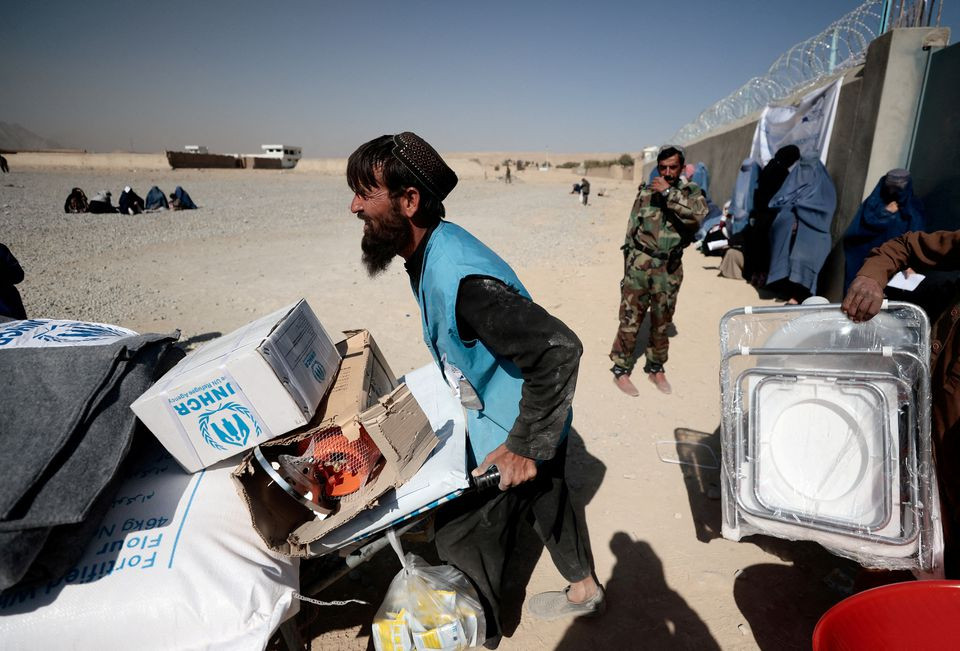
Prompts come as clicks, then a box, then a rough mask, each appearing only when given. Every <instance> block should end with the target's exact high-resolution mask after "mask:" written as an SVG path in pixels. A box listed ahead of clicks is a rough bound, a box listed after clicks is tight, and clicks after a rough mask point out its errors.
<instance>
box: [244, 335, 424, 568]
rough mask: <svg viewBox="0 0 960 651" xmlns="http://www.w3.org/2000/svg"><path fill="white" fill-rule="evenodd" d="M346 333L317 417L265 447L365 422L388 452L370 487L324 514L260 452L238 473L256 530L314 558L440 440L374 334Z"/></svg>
mask: <svg viewBox="0 0 960 651" xmlns="http://www.w3.org/2000/svg"><path fill="white" fill-rule="evenodd" d="M345 334H347V339H345V340H344V341H342V342H340V343H339V344H337V350H338V351H339V352H340V354H341V355H342V357H343V361H342V363H341V364H340V370H339V372H338V373H337V377H336V380H335V382H334V386H333V388H332V389H331V390H330V393H329V394H328V395H327V397H326V398H325V399H324V401H323V404H321V406H320V409H318V410H317V415H316V416H315V417H314V419H313V421H311V423H310V424H309V425H308V426H306V427H304V428H302V429H300V430H298V431H297V432H293V433H291V434H290V435H289V436H285V437H282V438H281V439H277V440H274V441H269V442H266V443H264V444H263V445H262V446H261V448H260V449H261V451H262V452H263V453H264V455H265V456H266V457H267V458H268V459H271V460H272V459H276V457H277V455H279V454H281V453H286V454H289V453H292V451H293V449H294V448H295V447H296V446H295V443H296V442H297V441H300V440H302V439H304V438H307V437H309V436H312V435H313V434H315V433H317V432H322V431H324V430H328V429H331V428H335V427H337V428H340V430H341V431H342V432H343V434H344V435H345V436H347V438H349V439H351V440H353V439H355V438H356V437H358V436H359V435H360V428H361V427H362V428H363V429H364V430H365V431H366V432H367V434H368V435H369V436H370V438H371V439H373V442H374V443H375V444H376V445H377V447H378V448H379V449H380V453H381V454H382V455H383V461H382V463H381V464H380V465H379V466H378V470H376V471H375V472H374V475H373V476H371V478H370V479H369V480H368V481H367V483H366V485H364V486H363V488H361V489H360V491H359V492H357V493H355V494H353V495H351V496H350V497H349V499H343V500H341V501H340V502H339V505H338V509H337V510H336V511H335V512H334V513H332V514H331V515H329V516H327V517H326V518H325V519H322V520H321V519H316V518H315V514H314V512H313V511H311V510H310V509H308V508H307V507H305V506H302V505H301V504H299V503H298V502H297V501H296V500H294V499H293V498H292V497H290V496H289V495H287V494H286V493H285V492H284V491H283V490H282V489H281V488H280V487H278V486H277V485H276V484H275V483H273V482H272V481H271V479H270V477H269V476H267V473H266V472H265V471H264V470H263V469H262V468H261V467H260V465H259V463H258V462H257V461H256V460H255V459H254V458H253V454H252V453H247V454H246V455H245V456H244V458H243V461H242V462H241V464H240V466H239V467H238V468H237V469H236V470H235V471H234V478H235V479H236V481H237V486H238V491H239V492H240V496H241V498H242V499H243V501H244V502H245V503H246V504H247V507H248V508H249V510H250V516H251V519H252V520H253V527H254V529H256V530H257V532H258V533H259V534H260V536H261V538H263V540H264V542H266V544H267V546H268V547H269V548H270V549H272V550H274V551H276V552H278V553H281V554H285V555H287V556H307V555H308V554H309V544H310V543H311V542H313V541H315V540H317V539H319V538H320V537H322V536H323V535H324V534H325V533H327V532H328V531H331V530H333V529H335V528H336V527H338V526H340V525H341V524H343V523H345V522H348V521H349V520H351V519H353V518H354V517H355V516H356V515H357V514H358V513H361V512H362V511H364V510H365V509H367V508H369V507H371V506H373V505H375V504H376V503H377V498H379V497H380V496H382V495H383V494H384V493H386V492H387V491H389V490H391V489H393V488H395V487H397V486H399V485H400V484H402V483H404V482H405V481H407V480H408V479H410V478H411V477H412V476H413V475H414V474H416V472H417V471H418V470H419V469H420V467H421V466H422V465H423V463H424V461H426V459H427V457H428V456H429V455H430V452H431V451H433V448H434V447H435V446H436V445H437V436H436V434H435V433H434V431H433V428H432V427H431V426H430V421H429V420H428V419H427V416H426V415H425V414H424V413H423V410H422V409H421V408H420V405H419V404H417V401H416V399H414V397H413V394H411V393H410V390H409V389H408V388H407V387H406V385H403V384H401V385H399V386H398V385H397V380H396V378H395V377H394V375H393V372H392V371H391V370H390V367H389V366H388V365H387V363H386V361H385V360H384V359H383V355H382V354H381V353H380V350H379V348H377V344H376V342H374V340H373V337H372V336H371V335H370V333H369V332H367V331H365V330H359V331H352V332H348V333H345Z"/></svg>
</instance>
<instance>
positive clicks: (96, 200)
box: [87, 190, 117, 214]
mask: <svg viewBox="0 0 960 651" xmlns="http://www.w3.org/2000/svg"><path fill="white" fill-rule="evenodd" d="M87 212H90V213H95V214H102V213H115V212H117V208H116V206H114V205H113V194H112V193H111V192H110V191H109V190H101V191H100V192H98V193H96V194H95V195H93V199H91V200H90V205H89V207H88V208H87Z"/></svg>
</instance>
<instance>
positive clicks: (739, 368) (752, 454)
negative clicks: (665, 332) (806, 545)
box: [720, 303, 943, 576]
mask: <svg viewBox="0 0 960 651" xmlns="http://www.w3.org/2000/svg"><path fill="white" fill-rule="evenodd" d="M720 345H721V352H722V360H721V366H720V385H721V395H722V401H723V405H722V407H723V421H722V425H721V428H722V448H723V450H722V470H723V473H722V477H723V480H722V497H723V536H724V537H725V538H728V539H731V540H740V538H741V537H743V536H747V535H751V534H758V533H759V534H766V535H771V536H776V537H779V538H787V539H791V540H812V541H815V542H818V543H820V544H822V545H823V546H824V547H827V548H828V549H830V550H831V551H832V552H834V553H836V554H839V555H841V556H845V557H848V558H852V559H853V560H856V561H857V562H859V563H860V564H862V565H864V566H865V567H871V568H885V569H910V570H913V571H915V572H917V573H921V574H927V575H934V576H936V575H939V574H942V566H943V564H942V555H943V551H942V550H943V541H942V530H941V526H940V508H939V499H938V494H937V484H936V474H935V472H934V466H933V460H932V452H931V444H930V368H929V358H930V327H929V322H928V320H927V317H926V315H925V314H924V313H923V312H922V311H921V310H920V309H919V308H917V307H916V306H914V305H910V304H906V303H891V304H889V305H886V304H885V306H884V309H883V310H882V311H881V313H880V314H878V315H877V316H876V317H874V318H873V319H871V320H870V321H867V322H865V323H853V322H852V321H850V320H849V319H848V318H847V317H846V315H844V314H843V313H842V312H841V311H840V308H839V306H838V305H810V306H794V307H759V308H740V309H736V310H732V311H730V312H728V313H727V314H726V315H724V317H723V318H722V319H721V321H720Z"/></svg>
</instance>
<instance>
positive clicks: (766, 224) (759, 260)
mask: <svg viewBox="0 0 960 651" xmlns="http://www.w3.org/2000/svg"><path fill="white" fill-rule="evenodd" d="M798 160H800V148H799V147H797V146H796V145H786V146H785V147H781V148H780V149H778V150H777V153H776V154H774V155H773V158H772V159H770V162H769V163H767V164H766V165H765V166H764V168H763V169H762V170H760V174H759V176H758V177H757V189H756V190H754V192H753V208H752V210H751V211H750V217H749V225H748V226H747V227H746V228H744V229H743V231H741V238H740V242H739V244H741V246H742V249H743V277H744V278H746V279H747V281H748V282H749V283H750V284H751V285H753V286H754V287H757V288H759V287H763V286H764V285H765V284H766V282H767V270H768V269H769V268H770V226H771V225H772V224H773V219H774V218H775V217H776V216H777V212H778V211H777V210H776V209H774V208H771V207H770V200H771V199H773V196H774V195H775V194H777V192H778V191H779V190H780V187H781V186H782V185H783V182H784V181H785V180H786V179H787V176H788V175H789V174H790V168H791V166H793V164H794V163H796V162H797V161H798Z"/></svg>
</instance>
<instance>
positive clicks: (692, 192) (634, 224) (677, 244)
mask: <svg viewBox="0 0 960 651" xmlns="http://www.w3.org/2000/svg"><path fill="white" fill-rule="evenodd" d="M683 165H684V154H683V150H682V149H680V148H679V147H675V146H669V145H668V146H664V147H661V148H660V152H659V153H658V154H657V169H658V171H659V173H660V176H658V177H656V178H654V179H653V180H652V181H651V182H650V183H649V184H643V185H641V186H640V191H639V192H638V193H637V198H636V200H635V201H634V202H633V208H632V209H631V210H630V221H629V222H628V224H627V236H626V240H625V241H624V244H623V247H621V248H622V249H623V262H624V265H623V280H622V281H621V283H620V288H621V300H620V328H619V329H618V330H617V336H616V339H615V340H614V342H613V349H612V350H611V351H610V359H611V360H613V364H614V366H613V369H612V371H613V376H614V377H613V380H614V383H615V384H616V385H617V387H619V388H620V390H621V391H623V392H624V393H626V394H627V395H630V396H637V395H639V391H637V388H636V387H635V386H634V384H633V382H631V381H630V372H631V371H632V370H633V366H634V363H635V361H636V360H635V358H634V349H635V348H636V345H637V332H638V331H639V330H640V324H641V323H642V322H643V316H644V314H645V313H646V312H647V310H650V324H651V327H650V341H649V344H648V345H647V349H646V359H647V362H646V364H645V365H644V367H643V370H644V372H646V373H647V375H648V377H649V379H650V381H651V382H653V384H654V385H656V387H657V389H659V390H660V391H662V392H663V393H670V391H671V387H670V383H669V382H667V378H666V374H665V373H664V370H663V365H664V363H665V362H666V361H667V348H668V346H669V340H668V338H667V329H668V327H669V325H670V324H671V323H672V322H673V311H674V309H675V308H676V306H677V292H679V291H680V282H681V281H682V280H683V266H682V264H681V256H682V255H683V249H684V247H685V246H686V245H687V244H689V243H690V241H691V240H692V239H693V235H694V233H696V231H697V229H698V228H699V226H700V223H701V222H702V221H703V218H704V217H706V215H707V212H708V208H707V199H706V197H705V196H704V194H703V191H702V190H700V188H699V187H697V185H695V184H693V183H690V182H688V181H687V180H686V179H685V178H683V177H682V176H681V171H682V170H683Z"/></svg>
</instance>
